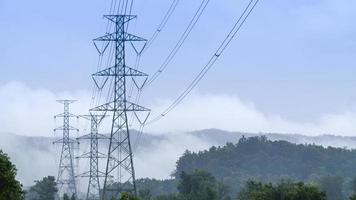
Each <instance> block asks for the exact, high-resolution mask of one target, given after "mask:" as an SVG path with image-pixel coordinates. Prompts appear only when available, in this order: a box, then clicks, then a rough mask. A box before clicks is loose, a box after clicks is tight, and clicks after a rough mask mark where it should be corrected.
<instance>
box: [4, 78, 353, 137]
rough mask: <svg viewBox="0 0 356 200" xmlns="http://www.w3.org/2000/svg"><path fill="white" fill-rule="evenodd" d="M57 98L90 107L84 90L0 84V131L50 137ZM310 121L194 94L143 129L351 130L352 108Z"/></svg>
mask: <svg viewBox="0 0 356 200" xmlns="http://www.w3.org/2000/svg"><path fill="white" fill-rule="evenodd" d="M62 98H68V99H77V100H78V102H77V103H75V104H73V105H72V106H71V110H72V112H73V113H75V114H85V113H86V112H87V110H88V108H89V107H90V100H91V95H90V92H88V91H84V90H83V91H74V92H59V93H54V92H51V91H49V90H45V89H33V88H30V87H28V86H26V85H24V84H22V83H18V82H12V83H8V84H5V85H2V86H0V110H1V111H2V114H1V115H0V123H1V124H2V126H1V128H0V132H12V133H16V134H21V135H42V136H50V135H51V134H52V130H53V128H54V127H55V123H54V120H53V115H55V114H57V113H60V112H62V109H63V108H62V106H61V105H60V104H58V103H57V102H56V100H57V99H62ZM170 102H171V100H168V99H166V100H158V101H157V103H156V104H155V105H153V106H151V108H152V110H153V111H154V112H153V114H152V115H151V116H152V117H153V116H156V115H157V114H158V112H160V111H162V110H163V109H164V108H166V107H167V105H169V103H170ZM311 112H312V111H311ZM314 121H316V122H315V123H299V122H294V121H289V120H286V119H284V118H283V116H278V115H274V114H269V113H268V114H267V113H262V112H260V111H259V110H258V109H256V107H255V106H254V104H253V103H252V102H243V101H241V100H240V99H239V98H238V97H236V96H228V95H197V94H195V95H191V96H189V97H188V98H187V99H185V101H183V103H182V104H180V105H179V106H178V107H177V108H176V109H175V110H173V111H172V112H171V113H169V114H168V115H167V116H166V117H165V118H163V119H162V120H161V121H159V122H157V123H156V124H152V125H150V126H147V127H146V129H145V130H146V131H150V132H159V133H167V132H184V131H191V130H199V129H207V128H218V129H223V130H229V131H243V132H255V133H256V132H279V133H300V134H307V135H320V134H337V135H354V133H356V112H355V110H353V109H352V108H350V110H347V111H345V112H340V114H324V115H323V116H322V117H321V118H320V119H316V120H314ZM74 123H76V122H74Z"/></svg>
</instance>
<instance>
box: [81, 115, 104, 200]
mask: <svg viewBox="0 0 356 200" xmlns="http://www.w3.org/2000/svg"><path fill="white" fill-rule="evenodd" d="M80 117H83V118H84V119H87V120H90V127H91V129H90V133H89V134H87V135H83V136H81V137H79V138H78V140H90V150H89V152H87V153H84V154H83V155H81V156H79V157H78V158H87V159H89V171H87V172H84V173H83V174H80V175H79V176H78V177H88V178H89V183H88V190H87V195H86V200H99V199H100V189H101V188H100V180H99V178H100V177H105V173H104V172H101V171H99V159H100V158H106V156H105V155H104V154H102V153H100V152H99V140H100V139H108V137H106V136H104V135H101V134H99V132H98V128H99V124H100V122H101V120H102V118H103V117H104V116H103V115H82V116H80Z"/></svg>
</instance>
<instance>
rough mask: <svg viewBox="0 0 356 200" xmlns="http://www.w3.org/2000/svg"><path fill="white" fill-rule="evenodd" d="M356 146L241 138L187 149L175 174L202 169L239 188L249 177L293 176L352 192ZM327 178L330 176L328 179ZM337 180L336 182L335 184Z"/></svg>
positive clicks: (273, 179) (274, 179) (276, 178)
mask: <svg viewBox="0 0 356 200" xmlns="http://www.w3.org/2000/svg"><path fill="white" fill-rule="evenodd" d="M355 166H356V150H347V149H342V148H333V147H328V148H324V147H322V146H317V145H296V144H292V143H289V142H286V141H269V140H267V138H266V137H263V136H262V137H251V138H244V137H243V138H241V139H240V140H239V142H238V143H237V144H232V143H228V144H227V145H226V146H223V147H211V148H210V149H209V150H207V151H201V152H198V153H193V152H189V151H186V152H185V154H184V155H183V156H182V157H181V158H180V159H179V160H178V162H177V168H176V172H175V176H178V175H179V174H180V173H181V172H183V171H184V172H188V173H189V172H193V171H194V170H195V169H204V170H206V171H208V172H210V173H211V174H212V175H213V176H215V177H216V178H217V179H218V180H220V181H222V182H224V183H225V184H227V185H231V186H234V188H233V190H234V192H238V191H241V189H242V188H243V187H244V184H245V183H246V182H247V181H248V180H249V179H255V180H258V181H261V182H273V183H277V182H278V181H280V180H283V179H284V180H287V179H290V180H294V181H302V182H307V183H322V184H324V185H321V186H325V187H330V186H329V185H328V184H327V183H326V182H335V184H334V187H341V190H342V193H343V194H344V195H348V194H350V193H352V182H353V178H354V177H355V176H356V170H355ZM329 179H332V181H330V180H329ZM336 184H337V186H336Z"/></svg>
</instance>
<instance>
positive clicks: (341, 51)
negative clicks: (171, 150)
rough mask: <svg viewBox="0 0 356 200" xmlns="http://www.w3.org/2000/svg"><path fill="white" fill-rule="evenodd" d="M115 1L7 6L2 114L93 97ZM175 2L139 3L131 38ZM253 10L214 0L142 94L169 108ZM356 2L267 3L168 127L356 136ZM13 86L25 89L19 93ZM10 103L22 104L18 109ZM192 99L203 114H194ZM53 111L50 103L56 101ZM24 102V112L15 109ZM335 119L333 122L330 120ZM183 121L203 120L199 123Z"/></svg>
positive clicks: (188, 0) (172, 25) (145, 62)
mask: <svg viewBox="0 0 356 200" xmlns="http://www.w3.org/2000/svg"><path fill="white" fill-rule="evenodd" d="M200 2H201V1H200V0H181V2H180V4H179V5H178V8H177V12H176V13H174V15H173V17H172V19H171V21H169V23H168V24H167V28H166V29H164V31H163V32H162V34H161V35H160V37H159V38H158V40H157V41H156V43H154V44H153V46H152V48H151V49H149V51H147V53H146V54H145V55H144V56H143V58H142V68H141V69H142V70H144V71H146V72H147V73H149V74H152V73H153V72H154V71H155V70H156V69H157V68H158V66H159V65H160V64H161V63H162V62H163V60H164V58H165V57H166V56H167V55H168V52H169V50H170V49H171V48H172V47H173V45H174V44H175V42H176V41H177V39H178V38H179V36H180V34H181V33H182V32H183V31H184V28H185V26H186V25H187V24H188V22H189V20H190V18H191V16H192V15H193V14H194V11H195V9H197V7H198V5H199V3H200ZM109 3H110V1H109V0H106V1H102V0H101V1H99V0H91V1H84V0H75V1H72V0H61V1H48V0H33V1H25V0H17V1H14V0H0V27H1V31H0V44H1V45H0V53H1V54H0V55H1V59H0V69H1V73H0V94H2V96H1V98H2V99H1V98H0V101H1V103H2V104H3V105H2V107H4V106H5V105H4V104H5V103H6V104H10V105H7V106H6V108H4V109H5V110H8V112H9V113H10V114H11V115H13V116H17V115H22V117H23V118H24V119H22V120H25V118H27V116H28V115H29V113H33V112H36V110H33V109H34V107H33V106H31V105H33V103H28V102H36V98H38V96H39V97H41V98H42V97H43V96H45V98H42V99H40V100H39V101H40V102H42V104H39V105H38V106H39V107H41V105H43V104H45V103H46V102H45V100H44V99H46V100H48V101H52V100H53V99H55V98H56V97H58V95H57V96H56V95H54V94H71V95H72V94H80V95H79V96H81V97H83V96H85V97H86V95H87V94H86V93H88V94H90V92H89V91H90V89H91V87H92V85H93V83H92V81H91V79H90V74H92V73H93V72H94V71H95V68H96V63H97V58H98V56H97V52H96V50H95V48H94V47H93V45H92V43H91V39H93V38H95V37H97V36H101V35H102V34H103V33H104V29H105V21H104V20H103V18H102V15H103V14H105V12H106V11H107V9H108V6H109ZM170 3H171V1H170V0H169V1H168V0H136V1H135V7H134V13H136V14H138V15H139V18H138V20H136V21H135V22H133V23H132V24H131V31H132V32H133V33H135V34H137V35H141V36H143V37H146V38H149V37H150V36H151V34H152V33H153V32H154V30H155V29H156V27H157V25H158V24H159V22H160V20H161V19H162V17H163V15H164V13H165V12H166V10H167V9H168V7H169V5H170ZM246 3H247V0H241V1H236V0H211V3H210V4H209V5H208V7H207V10H206V12H205V13H204V15H203V16H202V18H201V21H199V23H198V25H197V27H196V28H195V29H194V31H193V32H192V34H191V35H190V37H189V39H188V40H187V42H186V43H185V44H184V45H183V47H182V49H181V51H180V52H179V53H178V54H177V56H176V57H175V59H174V60H173V62H172V64H171V65H169V67H168V68H167V70H166V71H165V73H164V74H163V75H162V76H161V77H160V78H159V79H158V80H157V81H156V82H155V83H154V84H153V85H152V87H150V88H148V89H147V91H146V92H145V93H144V96H143V97H144V100H143V103H144V104H145V105H147V106H148V107H151V108H153V109H156V108H157V109H162V104H161V103H160V102H165V103H163V104H167V102H169V100H172V99H174V98H175V97H176V96H177V95H178V94H179V91H181V90H183V89H184V87H185V86H186V85H187V84H188V83H189V81H190V80H191V79H192V78H193V77H194V76H195V74H196V73H198V72H199V70H200V69H201V68H202V67H203V65H204V64H205V63H206V62H207V60H208V58H209V56H210V55H211V54H212V53H213V52H214V50H215V49H216V48H217V46H218V45H219V43H220V42H221V40H222V39H223V37H224V36H225V35H226V34H227V32H228V30H229V28H230V27H231V26H232V24H233V23H234V20H236V19H237V17H238V15H239V13H240V12H241V10H242V9H243V7H242V6H243V5H244V4H246ZM355 6H356V2H355V1H353V0H338V1H336V0H261V2H260V4H259V5H258V7H257V8H256V10H255V12H254V13H253V14H252V16H251V18H249V20H248V22H247V24H246V25H245V26H244V28H243V30H242V31H241V32H240V34H239V36H238V37H237V38H236V39H235V40H234V42H233V43H232V44H231V46H230V47H229V48H228V49H227V51H226V52H225V54H224V55H223V56H222V57H221V60H220V61H219V62H218V63H217V64H216V65H215V66H214V68H213V69H212V70H211V71H210V72H209V74H208V75H207V76H206V78H205V79H204V80H203V81H202V82H201V84H200V85H199V87H198V88H196V90H195V91H194V94H193V96H191V97H188V98H187V99H186V101H185V104H183V107H181V108H178V111H177V112H176V115H174V113H173V114H172V115H171V116H172V117H170V118H169V117H167V119H166V121H165V122H166V123H164V124H160V126H161V127H164V129H165V130H169V128H170V127H174V128H173V130H175V129H176V128H175V127H182V124H183V126H184V127H186V129H200V128H211V126H213V125H215V124H214V123H213V121H218V122H217V124H216V126H217V127H218V128H223V129H234V130H236V131H239V130H247V131H285V132H295V131H306V130H305V129H303V128H302V127H305V124H308V127H313V128H310V131H311V132H313V131H315V132H317V133H324V132H328V131H335V132H338V130H339V129H340V130H344V129H347V130H346V131H345V132H343V131H340V132H339V133H340V134H349V135H350V134H352V133H353V131H354V130H356V125H355V127H354V126H352V124H355V123H354V122H355V121H354V120H353V119H354V118H353V116H354V115H355V113H356V107H355V105H356V78H354V77H355V72H356V68H355V64H356V61H355V52H356V26H355V23H354V19H356V12H354V8H355ZM131 65H133V64H131ZM14 82H17V83H20V85H21V86H18V85H17V86H14V85H16V84H17V83H14ZM9 88H10V89H9ZM14 88H15V89H14ZM19 88H21V89H19ZM24 90H25V91H27V92H28V93H23V91H24ZM20 92H21V94H20ZM10 93H11V95H10ZM33 93H35V94H33ZM39 93H40V94H41V95H37V94H39ZM46 94H50V97H51V98H49V97H48V95H47V96H46ZM84 94H85V95H84ZM71 95H69V96H71ZM9 96H12V97H13V98H19V100H18V101H21V100H23V101H25V102H18V103H17V104H14V103H13V99H12V98H10V97H9ZM62 96H63V95H62ZM72 96H73V95H72ZM74 96H75V95H74ZM87 96H90V95H87ZM52 97H53V98H52ZM75 97H77V96H75ZM88 98H90V97H88ZM84 101H85V100H84ZM200 101H201V102H202V103H197V102H200ZM26 102H27V103H26ZM212 102H213V103H212ZM78 104H79V103H78ZM83 104H84V105H87V102H84V103H83ZM195 104H197V105H198V106H199V105H200V106H201V105H205V107H202V106H201V107H199V108H197V106H193V107H192V105H195ZM19 105H21V106H20V107H19ZM36 105H37V104H36ZM49 105H50V106H49ZM184 105H186V107H184ZM230 105H231V106H232V107H231V106H230ZM238 105H241V109H238V108H239V106H238ZM46 106H48V108H51V107H53V106H54V104H53V103H47V104H46ZM46 106H43V107H46ZM15 107H16V113H14V112H12V111H11V110H14V109H15ZM188 108H191V109H188ZM31 109H32V110H31ZM194 109H196V110H194ZM47 110H48V109H47ZM246 110H248V111H246ZM158 111H159V110H158ZM158 111H156V112H158ZM183 111H184V112H183ZM206 111H209V112H207V113H209V114H212V115H213V116H211V115H210V118H209V119H211V121H212V122H211V123H208V122H206V123H204V121H203V120H199V119H200V118H199V115H197V112H199V113H202V114H201V115H202V116H206V113H205V112H206ZM213 111H214V112H213ZM244 111H246V112H244ZM11 112H12V113H11ZM51 113H52V112H51ZM177 113H178V114H177ZM251 113H257V114H256V115H253V114H251ZM215 114H216V115H215ZM214 115H215V116H219V119H216V118H214ZM186 116H193V117H186ZM194 116H195V118H194ZM232 116H234V117H232ZM257 116H263V117H262V118H263V119H262V118H258V117H257ZM270 116H272V117H270ZM350 116H351V117H350ZM1 118H5V117H1ZM231 118H233V119H234V120H235V121H233V120H231ZM331 118H332V119H334V120H333V121H332V122H329V121H328V120H330V119H331ZM335 118H337V120H335ZM15 119H17V118H10V119H8V117H6V120H7V121H6V120H5V121H6V122H9V123H10V122H12V123H14V122H13V121H14V120H15ZM176 119H177V120H179V121H178V122H175V120H176ZM184 119H191V120H198V122H197V124H199V126H195V124H193V125H192V124H189V123H191V121H185V120H184ZM226 119H228V120H227V122H226ZM271 119H273V120H272V121H273V122H271ZM276 119H278V120H276ZM0 120H1V119H0ZM219 120H221V121H219ZM229 120H230V121H229ZM208 121H209V120H208ZM261 121H263V122H261ZM276 121H278V122H276ZM280 121H283V123H280ZM2 122H3V120H2ZM258 122H261V123H258ZM285 122H286V123H285ZM162 123H163V122H162ZM30 124H31V123H30ZM236 124H239V125H238V126H236ZM271 124H272V125H271ZM291 124H293V125H291ZM296 124H297V125H296ZM325 125H327V126H325ZM321 126H323V128H317V127H321ZM330 126H332V127H330ZM244 127H247V128H244ZM297 127H298V128H297ZM10 128H11V126H9V129H10ZM46 128H47V127H46ZM38 129H41V128H38ZM42 130H45V127H42ZM154 130H159V126H158V125H157V127H156V128H155V129H154ZM5 131H9V130H7V129H5ZM19 131H21V130H19ZM162 131H164V130H162Z"/></svg>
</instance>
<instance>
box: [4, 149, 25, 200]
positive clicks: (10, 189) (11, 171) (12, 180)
mask: <svg viewBox="0 0 356 200" xmlns="http://www.w3.org/2000/svg"><path fill="white" fill-rule="evenodd" d="M16 173H17V170H16V167H15V165H13V164H12V163H11V161H10V158H9V156H8V155H7V154H5V153H3V152H2V151H1V150H0V200H10V199H11V200H22V199H24V192H23V190H22V185H21V184H20V182H19V181H17V180H16Z"/></svg>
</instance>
